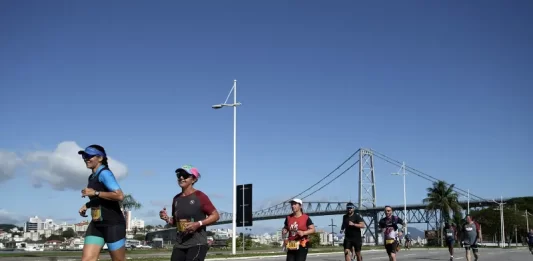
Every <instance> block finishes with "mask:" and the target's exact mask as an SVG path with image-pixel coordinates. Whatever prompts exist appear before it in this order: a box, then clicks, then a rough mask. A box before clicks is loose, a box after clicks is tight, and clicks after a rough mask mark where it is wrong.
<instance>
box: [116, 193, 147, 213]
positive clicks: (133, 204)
mask: <svg viewBox="0 0 533 261" xmlns="http://www.w3.org/2000/svg"><path fill="white" fill-rule="evenodd" d="M120 207H121V208H122V209H124V211H128V210H132V209H140V208H142V204H141V203H139V202H137V200H135V199H134V198H133V196H132V195H131V194H126V195H124V199H123V200H122V201H121V202H120Z"/></svg>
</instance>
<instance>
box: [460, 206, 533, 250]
mask: <svg viewBox="0 0 533 261" xmlns="http://www.w3.org/2000/svg"><path fill="white" fill-rule="evenodd" d="M470 214H471V215H472V217H473V218H474V219H475V220H476V222H478V223H479V224H480V225H481V233H482V236H483V240H492V239H493V238H494V237H496V240H497V241H500V240H501V227H500V224H501V219H500V211H499V210H496V209H495V208H486V209H483V210H478V211H472V212H471V213H470ZM523 215H524V214H523V213H522V211H519V210H518V209H517V210H516V211H515V209H514V207H511V206H509V207H506V208H504V210H503V219H504V225H505V238H506V240H507V238H511V239H512V241H513V242H514V241H515V229H514V228H515V226H516V230H517V232H518V234H517V238H518V241H519V242H522V241H523V235H525V234H526V233H527V228H526V218H525V217H524V216H523ZM530 224H531V223H530Z"/></svg>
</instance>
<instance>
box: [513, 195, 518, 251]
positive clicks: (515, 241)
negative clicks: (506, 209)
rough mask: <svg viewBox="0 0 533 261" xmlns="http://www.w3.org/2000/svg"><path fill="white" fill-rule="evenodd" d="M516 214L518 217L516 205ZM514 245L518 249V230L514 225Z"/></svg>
mask: <svg viewBox="0 0 533 261" xmlns="http://www.w3.org/2000/svg"><path fill="white" fill-rule="evenodd" d="M514 213H515V215H516V204H514ZM514 243H515V245H516V247H518V228H517V227H516V224H515V225H514Z"/></svg>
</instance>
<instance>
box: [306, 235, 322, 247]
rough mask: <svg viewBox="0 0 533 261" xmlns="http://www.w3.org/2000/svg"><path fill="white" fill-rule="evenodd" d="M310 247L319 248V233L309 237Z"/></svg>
mask: <svg viewBox="0 0 533 261" xmlns="http://www.w3.org/2000/svg"><path fill="white" fill-rule="evenodd" d="M308 244H309V246H310V247H318V246H319V245H320V234H319V233H313V234H311V235H309V243H308Z"/></svg>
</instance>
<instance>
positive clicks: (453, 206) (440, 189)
mask: <svg viewBox="0 0 533 261" xmlns="http://www.w3.org/2000/svg"><path fill="white" fill-rule="evenodd" d="M454 187H455V184H451V185H448V184H447V183H446V182H444V181H442V180H439V181H436V182H433V186H432V187H429V188H427V198H425V199H424V200H423V202H424V204H427V206H426V210H429V211H435V212H436V211H437V210H439V211H440V221H439V224H440V235H442V230H443V226H442V224H443V223H444V222H448V221H449V220H450V214H451V213H452V212H453V213H458V212H461V205H460V204H459V195H458V194H457V193H455V191H453V189H454ZM443 221H444V222H443ZM439 240H440V241H441V245H442V244H443V242H442V236H439Z"/></svg>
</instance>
